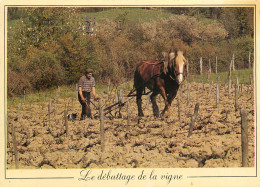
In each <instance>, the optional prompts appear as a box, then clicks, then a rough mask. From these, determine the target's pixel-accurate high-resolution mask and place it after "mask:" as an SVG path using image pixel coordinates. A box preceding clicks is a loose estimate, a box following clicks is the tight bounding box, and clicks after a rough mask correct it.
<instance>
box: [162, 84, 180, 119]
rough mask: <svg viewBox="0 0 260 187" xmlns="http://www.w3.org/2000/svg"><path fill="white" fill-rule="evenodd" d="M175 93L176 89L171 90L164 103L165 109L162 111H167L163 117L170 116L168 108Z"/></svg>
mask: <svg viewBox="0 0 260 187" xmlns="http://www.w3.org/2000/svg"><path fill="white" fill-rule="evenodd" d="M177 91H178V88H177V89H174V90H172V91H171V92H170V93H169V94H168V97H167V102H165V109H164V112H165V111H167V113H166V115H165V116H169V115H170V114H171V111H170V107H171V104H172V101H173V99H174V98H175V97H176V95H177Z"/></svg>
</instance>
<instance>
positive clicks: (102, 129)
mask: <svg viewBox="0 0 260 187" xmlns="http://www.w3.org/2000/svg"><path fill="white" fill-rule="evenodd" d="M99 117H100V141H101V152H104V149H105V142H104V141H105V137H104V112H103V109H102V103H101V99H99Z"/></svg>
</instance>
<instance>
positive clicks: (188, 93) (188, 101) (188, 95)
mask: <svg viewBox="0 0 260 187" xmlns="http://www.w3.org/2000/svg"><path fill="white" fill-rule="evenodd" d="M189 104H190V84H189V86H188V90H187V106H188V105H189Z"/></svg>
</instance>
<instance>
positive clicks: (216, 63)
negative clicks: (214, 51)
mask: <svg viewBox="0 0 260 187" xmlns="http://www.w3.org/2000/svg"><path fill="white" fill-rule="evenodd" d="M217 73H218V57H217V56H216V74H217Z"/></svg>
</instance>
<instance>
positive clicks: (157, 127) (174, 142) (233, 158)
mask: <svg viewBox="0 0 260 187" xmlns="http://www.w3.org/2000/svg"><path fill="white" fill-rule="evenodd" d="M190 85H191V89H190V101H189V104H187V87H188V84H187V83H186V84H185V85H184V86H183V89H182V94H181V96H180V92H179V93H178V95H179V96H180V106H181V107H180V111H181V112H180V114H181V116H180V120H179V119H178V107H177V98H176V99H175V100H174V101H173V104H172V107H171V110H172V116H170V117H169V118H154V117H153V115H152V106H151V103H148V102H147V96H143V108H144V114H145V117H143V118H142V119H139V118H138V117H137V106H136V103H135V98H133V99H132V100H131V101H130V109H131V111H130V124H129V125H127V120H126V115H127V113H126V106H125V107H124V108H123V109H122V115H123V118H121V119H113V120H109V119H105V120H104V122H105V124H104V126H105V150H104V152H103V153H102V152H101V145H100V121H99V119H91V120H90V119H86V120H84V121H79V116H78V117H77V119H76V120H75V121H68V132H66V127H65V126H64V108H65V107H64V106H65V104H68V102H69V111H68V114H71V113H78V114H80V112H81V106H80V104H79V102H78V101H77V100H76V97H75V98H74V102H73V105H72V102H71V98H68V99H61V98H58V99H57V111H56V116H55V115H54V112H53V113H51V116H50V119H51V121H50V123H49V117H48V104H49V101H46V102H42V103H34V104H22V106H21V109H22V110H21V114H20V120H19V121H18V120H17V111H18V107H16V108H8V123H9V124H8V137H7V139H8V143H7V149H6V150H7V168H15V156H14V151H13V138H12V128H11V127H12V126H13V127H14V129H15V137H16V140H17V151H18V158H19V168H57V169H60V168H133V167H142V168H148V167H149V168H198V167H204V168H216V167H241V162H242V153H241V116H240V109H238V110H237V111H235V105H234V103H235V99H234V98H235V94H234V90H235V89H234V85H233V87H232V90H231V95H230V97H228V90H227V85H223V84H222V85H220V102H219V105H218V107H216V85H215V84H214V85H212V91H211V95H210V97H209V84H205V85H204V89H202V84H198V83H191V84H190ZM125 94H126V93H125ZM75 95H76V93H75ZM107 98H108V96H107V95H104V94H103V103H104V102H106V106H109V105H111V104H112V102H113V98H114V97H113V96H111V98H112V99H111V101H110V102H108V101H106V99H107ZM126 99H127V98H124V100H126ZM51 101H52V105H51V111H53V110H54V104H53V98H52V100H51ZM157 103H158V105H159V108H160V111H162V109H163V107H164V104H163V100H162V98H161V97H160V98H159V97H157ZM196 103H199V113H198V117H197V119H196V122H195V125H194V131H193V134H192V135H191V136H190V137H188V132H189V124H190V122H191V116H192V115H193V113H194V107H195V104H196ZM96 105H98V103H96ZM92 106H93V105H92ZM238 106H239V108H244V109H246V110H247V113H248V115H247V120H248V142H249V147H248V149H249V151H248V153H249V160H248V162H249V166H250V167H254V163H255V125H254V120H255V119H254V116H255V111H254V88H253V86H252V85H251V86H249V87H248V86H247V85H243V87H242V91H240V92H239V100H238ZM92 113H93V114H95V113H96V111H95V109H94V108H93V109H92Z"/></svg>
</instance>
